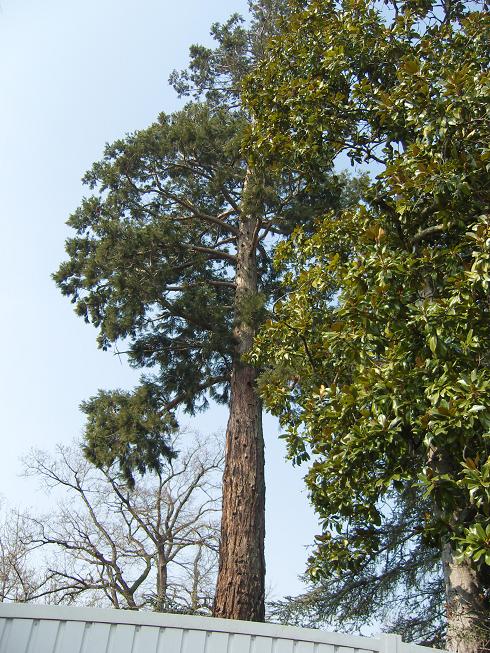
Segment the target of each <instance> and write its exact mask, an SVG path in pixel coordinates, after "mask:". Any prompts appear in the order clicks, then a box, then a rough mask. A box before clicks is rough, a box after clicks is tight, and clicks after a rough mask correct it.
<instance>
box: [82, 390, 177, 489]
mask: <svg viewBox="0 0 490 653" xmlns="http://www.w3.org/2000/svg"><path fill="white" fill-rule="evenodd" d="M81 409H82V412H83V413H85V415H86V417H87V420H86V425H85V433H84V440H85V444H84V453H85V455H86V457H87V458H88V460H90V462H92V463H93V464H94V465H96V466H97V467H101V468H103V469H109V468H111V467H112V466H113V465H114V463H115V462H116V461H117V462H118V464H119V467H120V470H121V473H122V475H123V477H124V478H125V479H126V481H127V482H128V484H129V486H130V487H134V472H138V473H139V474H144V473H145V472H146V471H147V470H150V471H154V472H160V471H161V465H162V461H163V460H164V459H166V460H170V459H171V458H172V457H174V456H175V452H174V451H172V447H171V443H170V435H171V434H172V433H173V432H174V431H175V429H176V423H175V420H174V419H173V418H172V416H170V415H169V414H168V413H162V410H161V397H160V396H159V390H158V388H156V387H155V386H154V385H152V384H147V385H145V386H141V387H139V388H137V389H136V390H135V391H133V392H132V393H130V392H123V391H117V390H114V391H111V392H104V391H102V390H100V391H99V393H98V395H97V396H96V397H92V398H91V399H89V400H88V401H84V402H83V403H82V405H81Z"/></svg>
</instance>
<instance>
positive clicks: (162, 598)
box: [155, 547, 168, 612]
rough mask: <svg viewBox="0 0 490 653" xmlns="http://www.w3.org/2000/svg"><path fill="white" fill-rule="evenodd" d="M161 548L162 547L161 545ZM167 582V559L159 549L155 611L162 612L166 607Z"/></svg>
mask: <svg viewBox="0 0 490 653" xmlns="http://www.w3.org/2000/svg"><path fill="white" fill-rule="evenodd" d="M161 548H162V549H163V547H161ZM167 584H168V569H167V560H166V558H165V553H164V552H163V550H160V551H159V552H158V557H157V596H156V601H155V612H164V611H165V608H166V607H167Z"/></svg>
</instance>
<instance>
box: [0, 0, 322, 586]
mask: <svg viewBox="0 0 490 653" xmlns="http://www.w3.org/2000/svg"><path fill="white" fill-rule="evenodd" d="M246 4H247V3H246V1H245V0H232V1H229V2H225V1H224V0H210V1H208V2H202V1H200V0H180V1H179V2H177V3H174V2H169V1H168V0H139V1H138V2H134V0H133V1H131V2H130V1H129V0H44V1H43V2H39V0H0V89H1V96H0V97H1V102H0V220H1V242H2V254H1V256H0V300H1V306H2V320H1V321H0V329H1V337H0V342H1V343H2V373H1V375H0V385H1V387H0V399H1V410H2V428H3V442H4V447H3V450H2V456H1V458H0V496H2V497H4V498H5V499H6V500H7V501H8V502H9V503H10V504H13V505H38V506H39V505H42V506H43V508H45V507H46V504H47V502H48V501H49V498H48V497H45V496H44V495H39V494H38V492H37V490H36V486H35V485H33V483H32V482H31V481H27V480H26V479H24V478H22V477H20V476H19V474H20V472H21V463H20V457H21V456H22V455H24V454H25V453H26V452H27V451H28V450H29V448H31V447H37V448H45V449H52V448H53V447H54V445H55V443H57V442H64V443H69V442H71V441H72V440H73V439H74V438H76V437H78V436H79V435H80V432H81V429H82V423H83V422H82V417H81V414H80V412H79V410H78V406H79V403H80V402H81V401H82V400H83V399H87V398H88V397H90V396H91V395H93V394H95V393H96V391H97V389H98V388H107V389H109V388H116V387H131V386H132V385H133V384H134V383H136V381H137V378H138V374H137V373H136V372H135V371H133V370H131V369H130V368H129V367H128V366H127V364H126V363H125V362H124V361H121V360H120V359H118V358H117V357H115V356H114V355H112V354H111V353H103V352H100V351H98V350H97V348H96V344H95V336H96V333H95V330H94V329H93V328H92V327H89V326H87V325H85V324H84V323H83V321H82V320H81V319H80V318H78V317H76V316H75V314H74V313H73V311H72V306H71V305H70V303H69V301H68V300H67V299H66V298H63V297H62V296H61V295H60V293H59V291H58V290H57V288H56V287H55V285H54V283H53V282H52V281H51V278H50V275H51V273H52V272H53V271H54V270H55V269H56V268H57V267H58V265H59V263H60V261H61V260H62V259H63V258H64V240H65V238H66V237H67V236H68V229H67V227H66V226H65V224H64V223H65V220H66V219H67V217H68V215H69V214H70V212H71V211H73V210H74V209H75V208H76V206H77V205H78V204H79V202H80V200H81V198H82V195H83V192H84V190H83V187H82V184H81V183H80V178H81V176H82V174H83V173H84V171H85V170H86V169H87V168H88V167H89V166H90V165H91V163H92V162H93V161H95V160H97V159H98V158H100V155H101V152H102V149H103V147H104V144H105V143H106V142H110V141H112V140H114V139H116V138H118V137H120V136H122V135H124V134H125V133H127V132H131V131H133V130H135V129H139V128H143V127H145V126H147V125H148V124H150V123H151V122H152V121H153V120H154V119H155V117H156V115H157V114H158V113H159V111H162V110H164V111H172V110H174V109H176V108H177V107H178V106H179V101H178V100H177V98H176V96H175V93H174V91H173V89H171V88H169V86H168V84H167V78H168V75H169V74H170V72H171V71H172V70H173V69H174V68H178V69H180V68H183V67H185V65H186V62H187V52H188V46H189V45H190V44H191V43H194V42H199V43H202V42H208V41H209V37H208V32H209V26H210V24H211V23H212V22H214V21H220V20H224V19H225V18H227V17H228V16H229V15H230V14H231V13H233V12H234V11H238V12H241V13H244V12H245V10H246ZM188 423H189V424H190V425H191V426H192V427H193V428H195V429H198V430H200V431H202V432H210V431H215V430H224V428H225V425H226V411H225V410H224V409H223V408H220V409H218V408H213V409H211V410H210V411H209V412H208V413H207V414H205V415H200V416H199V417H198V418H196V419H195V420H193V421H192V422H190V421H189V422H188ZM265 425H266V446H267V551H266V555H267V564H268V577H267V582H268V584H269V585H270V586H271V587H272V590H273V594H274V595H275V596H276V597H277V596H281V595H283V594H288V593H295V592H297V591H299V590H300V584H299V582H298V581H297V575H298V574H300V573H301V572H302V571H303V569H304V565H305V560H306V555H307V554H306V551H305V548H304V547H305V545H307V544H311V542H312V541H313V534H314V532H316V520H315V517H314V515H313V512H312V509H311V508H310V507H309V505H308V502H307V499H306V494H305V491H304V489H303V483H302V479H301V477H302V473H303V471H302V470H297V469H293V468H292V467H291V466H290V464H289V463H286V462H284V450H283V447H282V444H281V443H280V441H279V440H278V439H277V434H278V429H277V425H276V423H275V422H274V420H272V419H270V418H266V422H265ZM305 471H306V470H305Z"/></svg>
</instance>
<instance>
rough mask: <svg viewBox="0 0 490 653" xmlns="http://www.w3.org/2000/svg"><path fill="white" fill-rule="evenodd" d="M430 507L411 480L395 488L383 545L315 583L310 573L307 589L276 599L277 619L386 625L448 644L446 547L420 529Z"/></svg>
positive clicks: (329, 625)
mask: <svg viewBox="0 0 490 653" xmlns="http://www.w3.org/2000/svg"><path fill="white" fill-rule="evenodd" d="M430 508H431V506H430V501H428V500H427V499H424V498H423V497H422V496H421V492H420V490H417V489H414V488H411V487H410V486H405V487H404V488H403V490H402V491H401V492H394V493H392V495H390V497H389V501H388V503H387V504H386V505H385V507H384V511H383V527H382V532H381V535H380V546H379V549H378V551H377V552H376V553H375V554H373V555H371V556H368V557H366V559H365V560H364V561H363V565H362V566H361V568H360V569H357V570H353V571H348V570H345V571H344V573H342V574H338V575H334V576H332V577H329V578H327V579H320V580H319V581H317V582H313V583H312V582H311V579H310V581H309V583H308V589H307V591H306V592H305V593H304V594H301V595H299V596H296V597H293V598H291V597H287V598H286V599H283V600H281V601H277V602H275V603H273V604H272V605H270V606H269V611H270V613H271V615H272V617H273V620H274V621H280V622H281V623H286V624H295V625H298V626H302V627H307V628H308V627H316V628H318V627H322V628H326V629H330V630H331V629H334V630H337V629H342V630H344V631H353V632H359V631H360V630H361V629H362V628H363V627H364V626H370V627H375V628H376V629H378V630H379V628H380V627H382V629H383V630H384V631H387V632H396V633H398V634H400V635H401V636H402V637H403V640H404V641H416V642H418V643H420V644H423V645H425V646H443V645H444V637H445V630H446V628H445V605H444V582H443V577H442V570H441V568H440V553H439V551H438V550H437V549H436V548H434V547H431V546H427V545H426V544H425V543H424V541H423V539H422V538H421V534H420V512H421V510H425V511H429V510H430ZM360 535H361V536H362V533H361V534H360ZM351 537H352V534H351ZM305 580H306V579H305Z"/></svg>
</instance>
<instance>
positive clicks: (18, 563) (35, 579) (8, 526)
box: [0, 506, 58, 603]
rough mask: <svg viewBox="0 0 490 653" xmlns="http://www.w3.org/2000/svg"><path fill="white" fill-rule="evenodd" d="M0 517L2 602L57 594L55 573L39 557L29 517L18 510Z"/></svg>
mask: <svg viewBox="0 0 490 653" xmlns="http://www.w3.org/2000/svg"><path fill="white" fill-rule="evenodd" d="M2 508H3V510H2V513H1V517H0V603H4V602H10V601H15V602H17V603H26V602H28V601H35V600H38V599H40V598H41V597H43V600H45V601H51V600H52V598H51V597H52V595H53V594H56V592H57V591H58V589H55V583H54V575H53V573H52V572H51V571H49V570H48V569H47V568H46V566H45V565H43V564H42V562H40V561H39V560H37V559H36V558H37V556H36V555H35V549H36V547H37V545H36V543H35V542H34V534H33V529H32V524H31V523H30V518H29V516H28V515H27V514H26V513H22V512H20V511H19V510H16V509H12V508H10V509H6V508H5V507H4V506H2Z"/></svg>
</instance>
